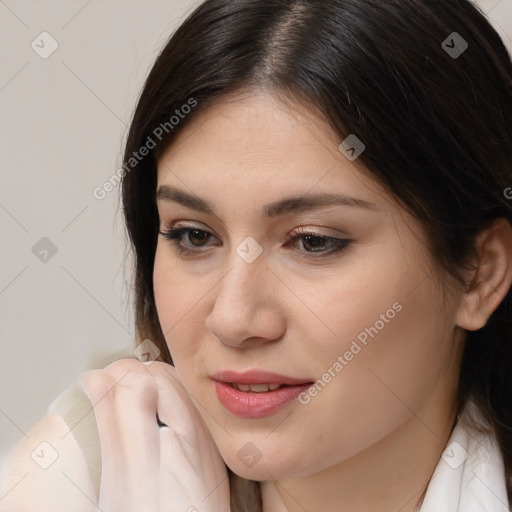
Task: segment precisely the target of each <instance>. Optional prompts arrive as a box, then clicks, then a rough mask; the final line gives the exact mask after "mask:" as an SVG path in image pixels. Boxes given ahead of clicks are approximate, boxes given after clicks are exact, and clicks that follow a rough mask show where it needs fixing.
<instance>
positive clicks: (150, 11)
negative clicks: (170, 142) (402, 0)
mask: <svg viewBox="0 0 512 512" xmlns="http://www.w3.org/2000/svg"><path fill="white" fill-rule="evenodd" d="M447 1H449V0H447ZM198 3H199V2H198V1H193V2H192V1H190V0H188V1H187V0H151V1H147V2H143V1H136V0H123V1H121V0H103V1H101V0H92V1H87V0H71V1H70V0H68V1H63V0H62V1H49V0H44V1H41V0H2V1H1V2H0V63H1V65H0V119H1V125H0V166H1V172H2V176H1V179H2V182H1V188H0V223H1V224H0V225H1V228H0V229H1V233H2V246H1V247H2V258H1V265H0V322H1V323H0V325H1V331H0V332H1V357H0V372H1V373H0V375H1V382H0V433H1V434H0V455H1V454H3V453H5V452H6V451H7V450H8V449H9V448H10V447H11V446H13V444H14V443H15V442H17V441H18V440H19V439H21V437H22V436H23V433H24V432H27V431H28V430H29V428H30V427H31V425H32V424H33V423H34V422H35V421H36V420H37V419H38V418H39V417H41V416H42V415H43V414H44V412H45V410H46V408H47V407H48V405H49V403H50V402H51V401H52V400H53V399H54V398H55V397H56V396H57V395H58V394H59V393H60V392H61V391H62V390H63V389H64V388H65V387H66V386H67V385H68V384H69V383H70V382H71V380H72V379H73V378H74V377H76V376H77V375H78V374H79V373H81V372H82V371H85V370H86V369H89V368H93V367H101V366H102V365H103V362H104V361H106V359H102V358H103V356H104V355H105V354H110V353H112V352H115V353H117V352H119V354H129V353H130V351H131V345H132V343H133V314H132V311H131V305H132V300H133V295H132V294H131V291H130V286H129V283H130V272H129V271H130V268H131V260H130V258H128V260H127V264H126V269H127V273H126V274H125V273H124V272H123V260H124V256H125V246H126V239H125V232H124V227H123V225H122V218H121V213H120V211H119V195H118V192H119V190H118V187H115V188H114V190H112V191H111V192H109V193H108V194H106V197H105V198H104V199H101V200H100V199H97V198H95V197H94V195H93V190H94V189H95V188H96V187H101V186H102V185H103V184H104V183H105V182H106V181H107V180H109V178H111V177H112V175H113V174H114V173H115V171H116V170H117V169H118V168H119V167H120V161H121V149H122V144H123V141H124V136H125V135H126V131H127V125H128V123H129V120H130V117H131V114H132V111H133V108H134V105H135V101H136V98H137V96H138V94H139V92H140V89H141V87H142V84H143V81H144V79H145V76H146V74H147V72H148V70H149V67H150V66H151V64H152V62H153V61H154V59H155V58H156V56H157V54H158V52H159V50H160V49H161V47H162V46H163V44H164V42H165V41H166V40H167V38H168V37H169V35H170V34H171V32H172V31H173V29H174V28H175V27H176V25H177V24H178V23H179V21H180V20H182V19H183V18H184V17H185V15H186V13H188V12H189V11H190V10H191V9H192V8H193V7H194V6H195V5H197V4H198ZM479 3H480V4H481V6H482V8H483V9H484V11H485V12H490V18H491V20H492V21H493V23H494V24H495V26H496V28H497V29H498V31H499V32H500V34H501V35H502V37H503V38H504V40H505V42H506V44H508V46H509V48H511V51H512V0H485V1H481V2H479ZM43 31H44V32H48V33H49V34H50V35H51V37H52V38H53V39H54V40H55V41H57V43H58V48H57V50H56V51H55V52H54V53H53V54H51V55H50V56H49V57H47V58H42V57H41V56H40V53H42V54H43V55H45V54H44V52H48V51H49V50H50V49H51V45H52V44H55V43H53V41H52V40H51V39H50V38H49V36H40V34H41V33H42V32H43ZM454 31H456V27H454ZM41 39H42V41H41ZM33 41H35V43H34V46H35V47H36V48H37V51H38V52H40V53H36V51H35V49H33V48H32V46H31V44H32V42H33ZM34 247H35V249H34ZM45 250H46V251H48V253H45V252H44V251H45ZM55 250H56V253H55V254H52V251H55ZM34 253H36V254H34ZM45 258H46V261H41V259H43V260H44V259H45Z"/></svg>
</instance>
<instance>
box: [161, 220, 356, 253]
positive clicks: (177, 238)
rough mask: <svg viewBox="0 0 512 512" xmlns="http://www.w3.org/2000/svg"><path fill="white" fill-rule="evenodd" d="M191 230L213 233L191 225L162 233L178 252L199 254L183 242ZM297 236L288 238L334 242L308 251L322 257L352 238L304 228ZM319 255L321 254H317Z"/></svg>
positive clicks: (340, 248)
mask: <svg viewBox="0 0 512 512" xmlns="http://www.w3.org/2000/svg"><path fill="white" fill-rule="evenodd" d="M191 231H196V232H198V233H206V234H207V235H211V236H213V235H212V233H210V232H209V231H205V230H203V229H197V228H191V227H182V228H176V229H170V230H165V231H160V234H161V235H162V236H163V237H164V238H165V239H167V240H169V241H170V242H171V243H172V244H173V246H174V248H175V249H176V251H177V252H178V254H184V255H192V254H193V253H195V254H197V253H199V252H202V251H201V250H200V249H199V250H194V249H189V248H187V246H185V245H183V243H182V242H181V237H182V236H183V235H185V234H189V233H190V232H191ZM295 233H296V235H295V236H292V237H290V238H289V239H288V242H290V241H292V242H293V241H295V240H300V239H303V238H306V237H311V238H315V239H319V240H323V241H324V244H326V243H327V242H328V241H330V243H331V244H333V245H334V246H335V247H334V249H331V250H329V251H306V253H307V254H308V255H315V256H313V257H315V258H322V257H327V256H331V255H333V254H336V253H342V252H344V251H345V250H346V249H347V248H348V246H349V245H350V244H351V242H352V240H349V239H342V238H334V237H331V236H325V235H320V234H318V233H315V232H313V231H309V230H302V229H298V230H297V231H296V232H295ZM301 252H303V251H301ZM316 255H319V256H316Z"/></svg>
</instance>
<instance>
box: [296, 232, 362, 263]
mask: <svg viewBox="0 0 512 512" xmlns="http://www.w3.org/2000/svg"><path fill="white" fill-rule="evenodd" d="M289 241H292V242H296V241H299V242H300V245H301V246H302V247H303V248H304V249H306V250H305V251H301V252H305V253H306V254H308V255H309V254H311V255H315V253H316V254H317V255H316V256H314V257H324V256H330V255H332V254H335V253H338V252H342V251H344V250H345V249H347V247H348V246H349V245H350V243H351V242H352V240H349V239H346V238H335V237H332V236H326V235H322V234H320V233H315V232H314V231H310V230H305V229H298V230H296V231H295V234H294V235H293V236H292V237H290V239H289ZM299 250H300V249H299Z"/></svg>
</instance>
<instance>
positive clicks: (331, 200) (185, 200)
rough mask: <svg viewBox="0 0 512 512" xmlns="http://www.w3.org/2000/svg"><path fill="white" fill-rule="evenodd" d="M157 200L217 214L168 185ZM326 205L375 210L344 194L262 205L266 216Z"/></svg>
mask: <svg viewBox="0 0 512 512" xmlns="http://www.w3.org/2000/svg"><path fill="white" fill-rule="evenodd" d="M156 200H157V201H165V202H173V203H178V204H181V205H183V206H186V207H187V208H190V209H192V210H196V211H198V212H202V213H206V214H210V215H217V212H216V210H215V208H214V207H213V206H212V205H211V204H210V203H208V202H207V201H205V200H204V199H201V198H200V197H198V196H196V195H192V194H189V193H187V192H184V191H183V190H179V189H177V188H174V187H170V186H169V185H162V186H160V187H159V188H158V190H157V193H156ZM328 206H350V207H353V208H365V209H368V210H376V211H377V207H376V206H375V204H373V203H370V202H368V201H364V200H363V199H357V198H355V197H350V196H346V195H343V194H332V193H327V192H325V193H317V194H307V195H302V196H300V195H299V196H292V197H287V198H285V199H280V200H279V201H275V202H273V203H269V204H267V205H265V206H264V207H263V214H264V215H265V216H266V217H269V218H272V217H278V216H280V215H286V214H288V213H298V212H303V211H307V210H316V209H319V208H325V207H328Z"/></svg>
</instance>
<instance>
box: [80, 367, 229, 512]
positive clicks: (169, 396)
mask: <svg viewBox="0 0 512 512" xmlns="http://www.w3.org/2000/svg"><path fill="white" fill-rule="evenodd" d="M81 382H82V386H83V388H84V390H85V392H86V394H87V395H88V397H89V399H90V400H91V403H92V404H93V407H94V411H95V414H96V420H97V423H98V429H99V435H100V442H101V449H102V475H101V485H100V496H99V502H98V507H99V509H100V510H102V511H103V512H164V511H165V512H196V511H197V512H229V510H230V506H229V500H230V499H229V480H228V475H227V470H226V466H225V464H224V461H223V460H222V458H221V456H220V454H219V452H218V450H217V447H216V446H215V444H214V441H213V439H212V437H211V434H210V432H209V430H208V429H207V427H206V425H205V423H204V422H203V420H202V418H201V417H200V415H199V413H198V411H197V409H196V407H195V405H194V403H193V402H192V399H191V398H190V396H189V395H188V393H187V392H186V390H185V389H184V388H183V386H182V384H181V382H180V380H179V377H178V374H177V372H176V369H175V368H174V367H172V366H171V365H169V364H167V363H163V362H160V361H153V362H152V363H150V364H144V363H142V362H140V361H139V360H138V359H122V360H119V361H116V362H114V363H111V364H110V365H108V366H107V367H106V368H105V369H103V370H92V371H89V372H86V373H84V374H83V375H82V376H81ZM157 414H158V418H159V419H160V421H161V422H163V423H165V425H166V426H163V427H160V426H159V425H158V422H157Z"/></svg>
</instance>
